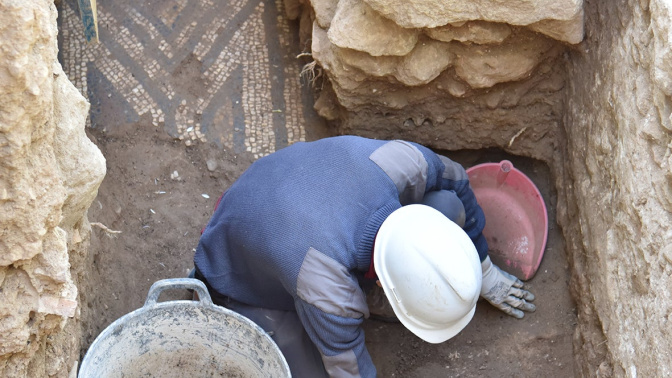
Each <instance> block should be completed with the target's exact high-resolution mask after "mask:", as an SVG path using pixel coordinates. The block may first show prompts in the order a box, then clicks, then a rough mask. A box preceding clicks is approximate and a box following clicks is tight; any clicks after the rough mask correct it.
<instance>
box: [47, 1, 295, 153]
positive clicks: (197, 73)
mask: <svg viewBox="0 0 672 378" xmlns="http://www.w3.org/2000/svg"><path fill="white" fill-rule="evenodd" d="M153 3H155V4H153V5H149V4H146V3H145V2H134V1H105V2H100V1H99V2H98V4H97V6H98V31H99V38H100V43H98V44H87V43H86V40H85V38H84V30H83V27H82V24H81V21H80V19H79V10H78V8H77V3H76V1H75V0H68V1H63V3H62V5H61V7H60V14H59V23H60V38H59V41H60V59H61V62H62V64H63V68H64V70H65V72H66V74H67V75H68V78H69V79H70V81H72V82H73V83H74V85H75V86H76V87H77V88H78V89H79V90H80V91H81V92H82V94H84V95H85V96H86V97H87V98H88V99H89V101H90V102H91V104H92V106H91V117H89V121H88V122H89V126H91V127H98V126H99V125H98V124H97V119H98V118H97V117H98V114H99V113H100V112H101V108H102V107H103V106H109V107H112V106H113V107H115V109H123V111H119V113H120V115H119V117H125V119H126V121H128V122H137V123H138V125H139V127H143V126H144V125H145V124H146V126H144V127H147V126H149V125H153V127H162V128H164V129H165V131H166V132H168V133H169V134H170V135H172V136H174V137H176V138H179V139H181V140H183V141H184V143H185V144H186V145H192V144H194V143H199V142H207V141H209V142H215V143H217V144H218V145H221V146H226V147H228V148H231V149H233V150H234V151H237V152H242V151H250V152H251V153H253V154H254V156H255V157H257V158H258V157H261V156H265V155H268V154H270V153H272V152H274V151H276V150H277V149H279V148H282V147H285V146H287V145H289V144H292V143H294V142H297V141H304V140H305V122H306V121H305V117H304V114H303V112H304V110H305V109H304V105H303V103H302V100H301V98H302V87H301V80H300V69H301V67H300V62H299V61H298V60H297V59H296V55H297V50H298V42H297V41H296V37H295V33H292V32H291V30H290V26H289V24H288V22H287V19H286V17H285V16H284V9H283V1H282V0H275V1H266V2H265V1H259V0H230V1H226V0H221V1H217V0H161V1H156V2H153ZM122 113H123V114H122ZM141 120H146V121H147V122H144V123H143V122H139V121H141ZM105 123H106V127H114V126H113V125H110V122H109V121H108V120H106V122H105Z"/></svg>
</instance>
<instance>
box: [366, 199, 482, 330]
mask: <svg viewBox="0 0 672 378" xmlns="http://www.w3.org/2000/svg"><path fill="white" fill-rule="evenodd" d="M373 265H374V267H375V270H376V273H377V274H378V279H379V280H380V283H381V285H382V287H383V290H384V291H385V295H386V296H387V298H388V299H389V301H390V304H391V305H392V309H394V312H395V314H396V315H397V318H398V319H399V321H401V323H402V324H403V325H404V326H406V328H408V329H409V330H410V331H411V332H413V333H414V334H415V335H416V336H418V337H420V338H421V339H423V340H425V341H427V342H430V343H442V342H444V341H446V340H448V339H450V338H451V337H453V336H455V335H456V334H457V333H458V332H460V331H461V330H462V329H463V328H464V327H465V326H466V325H467V324H468V323H469V321H471V318H472V317H473V316H474V311H475V310H476V301H477V300H478V296H479V294H480V292H481V280H482V272H481V263H480V261H479V257H478V252H476V247H474V244H473V243H472V241H471V239H470V238H469V236H468V235H467V234H466V232H464V230H462V228H460V227H459V226H458V225H456V224H455V223H453V222H452V221H451V220H449V219H448V218H446V217H445V216H444V215H443V214H441V213H440V212H439V211H438V210H435V209H433V208H431V207H429V206H426V205H408V206H403V207H401V208H400V209H397V210H395V211H394V212H393V213H392V214H390V216H389V217H388V218H387V219H386V220H385V221H384V222H383V224H382V226H381V227H380V230H379V231H378V235H377V236H376V243H375V246H374V253H373Z"/></svg>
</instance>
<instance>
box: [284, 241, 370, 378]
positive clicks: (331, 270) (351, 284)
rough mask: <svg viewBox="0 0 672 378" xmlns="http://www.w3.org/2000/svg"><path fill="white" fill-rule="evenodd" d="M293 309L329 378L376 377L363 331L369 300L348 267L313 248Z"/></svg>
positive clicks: (298, 278)
mask: <svg viewBox="0 0 672 378" xmlns="http://www.w3.org/2000/svg"><path fill="white" fill-rule="evenodd" d="M294 306H295V308H296V312H297V314H298V316H299V319H301V323H302V324H303V327H304V329H305V330H306V333H308V336H309V337H310V339H311V340H312V342H313V343H314V344H315V346H316V347H317V349H318V350H319V352H320V354H321V355H322V361H323V362H324V367H325V369H326V371H327V373H329V376H331V377H372V378H375V376H376V368H375V367H374V365H373V361H372V360H371V356H370V355H369V352H368V351H367V350H366V346H365V345H364V330H363V329H362V328H361V324H362V322H363V321H364V318H365V317H367V316H368V315H369V310H368V307H367V305H366V297H365V295H364V293H363V292H362V289H360V287H359V284H358V282H357V278H356V277H354V276H353V275H352V274H351V273H350V272H349V271H348V269H347V268H346V267H345V266H343V265H342V264H341V263H339V262H338V261H336V260H335V259H333V258H332V257H330V256H328V255H326V254H323V253H322V252H320V251H318V250H316V249H314V248H310V250H309V251H308V253H307V254H306V257H305V259H304V261H303V263H302V264H301V270H300V271H299V274H298V277H297V280H296V296H295V299H294Z"/></svg>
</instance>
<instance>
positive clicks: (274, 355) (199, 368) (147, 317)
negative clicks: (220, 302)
mask: <svg viewBox="0 0 672 378" xmlns="http://www.w3.org/2000/svg"><path fill="white" fill-rule="evenodd" d="M166 289H193V290H195V291H196V292H197V293H198V295H199V298H200V300H199V301H168V302H157V300H158V298H159V295H160V294H161V292H162V291H163V290H166ZM79 377H96V378H102V377H246V378H247V377H250V378H251V377H259V378H261V377H290V372H289V366H288V365H287V362H286V361H285V359H284V357H283V355H282V353H281V352H280V349H279V348H278V347H277V345H276V344H275V342H274V341H273V340H272V339H271V338H270V337H269V336H268V334H266V332H264V330H263V329H261V328H260V327H259V326H257V325H256V324H255V323H254V322H252V321H251V320H249V319H247V318H245V317H244V316H242V315H240V314H238V313H235V312H233V311H231V310H228V309H226V308H224V307H220V306H217V305H214V304H213V303H212V300H211V299H210V295H209V294H208V291H207V289H206V287H205V285H204V284H203V283H202V282H201V281H199V280H195V279H190V278H179V279H167V280H162V281H158V282H156V283H154V285H152V287H151V288H150V289H149V294H148V295H147V301H146V302H145V305H144V306H143V307H142V308H140V309H138V310H135V311H133V312H131V313H129V314H126V315H125V316H123V317H121V318H119V319H117V320H116V321H115V322H114V323H112V324H111V325H110V326H109V327H107V328H106V329H105V330H104V331H103V332H102V333H101V334H100V335H99V336H98V337H97V338H96V340H95V341H94V342H93V344H91V347H90V348H89V350H88V351H87V353H86V356H85V357H84V360H83V361H82V366H81V368H80V371H79Z"/></svg>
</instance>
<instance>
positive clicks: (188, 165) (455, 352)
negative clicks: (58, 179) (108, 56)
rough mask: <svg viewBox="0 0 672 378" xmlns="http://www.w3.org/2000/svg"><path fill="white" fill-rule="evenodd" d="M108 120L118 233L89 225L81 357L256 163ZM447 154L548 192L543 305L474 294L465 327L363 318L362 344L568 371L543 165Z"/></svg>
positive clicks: (558, 247) (384, 364)
mask: <svg viewBox="0 0 672 378" xmlns="http://www.w3.org/2000/svg"><path fill="white" fill-rule="evenodd" d="M111 119H113V118H111ZM105 130H106V131H103V128H96V129H91V130H89V132H90V137H91V139H92V140H93V141H94V142H95V143H96V144H97V145H98V146H99V148H100V149H101V150H102V152H103V154H104V155H105V157H106V159H107V167H108V172H107V176H106V178H105V180H104V182H103V184H102V186H101V188H100V190H99V194H98V198H97V200H96V201H94V203H93V206H92V207H91V209H90V210H89V219H90V221H91V222H99V223H102V224H104V225H105V226H107V227H109V228H110V229H112V230H117V231H121V233H120V234H116V235H109V234H108V233H106V232H104V231H103V230H102V229H100V228H98V227H94V228H93V230H94V231H93V235H92V247H91V258H92V260H93V271H91V272H90V275H89V282H88V283H87V286H88V287H87V288H86V289H84V290H83V295H84V302H85V303H88V308H87V309H85V311H84V312H83V318H84V321H85V323H84V324H85V329H86V330H87V332H86V334H85V336H84V340H83V341H84V345H83V346H84V349H83V350H82V355H83V354H84V353H85V351H86V348H87V347H88V345H89V344H90V343H91V342H93V340H94V339H95V337H96V336H97V335H98V333H99V332H101V331H102V330H103V329H104V328H105V327H106V326H107V325H109V324H110V323H111V322H113V321H114V320H116V319H117V318H119V317H121V316H123V315H124V314H126V313H128V312H130V311H132V310H134V309H137V308H140V307H142V305H143V303H144V300H145V298H146V295H147V291H148V289H149V287H150V286H151V284H152V283H153V282H155V281H157V280H160V279H164V278H172V277H183V276H185V275H186V274H187V272H188V271H189V269H191V267H192V257H193V252H194V248H195V247H196V245H197V243H198V238H199V234H200V229H201V228H202V227H203V226H204V225H205V224H206V223H207V221H208V219H209V216H210V215H211V212H212V208H213V204H214V202H215V201H216V199H217V198H218V196H219V195H220V193H221V192H222V191H223V190H224V189H226V188H227V187H228V186H229V185H230V184H231V183H232V182H233V181H234V180H235V179H236V177H238V176H239V175H240V174H241V173H242V172H243V171H244V170H245V168H246V167H248V166H249V164H251V162H252V161H253V159H252V157H251V156H247V155H246V154H233V153H232V152H231V151H227V150H226V149H223V148H220V147H216V146H214V145H209V144H199V145H197V146H193V147H186V146H184V144H183V143H182V142H180V141H179V140H174V139H173V138H171V137H169V136H167V135H166V134H165V133H164V132H162V131H161V130H160V129H157V128H154V127H152V126H151V125H149V124H144V125H143V124H142V123H139V124H128V125H115V127H114V128H109V129H105ZM319 136H325V135H324V133H323V132H322V133H321V134H320V135H319ZM444 153H445V152H444ZM446 154H447V155H449V156H450V157H451V158H453V159H455V160H457V161H459V162H461V163H462V164H463V165H465V166H471V165H474V164H478V163H481V162H485V161H499V160H501V159H502V158H508V159H510V160H511V161H513V163H514V165H515V166H516V167H517V168H519V169H521V170H523V171H524V172H525V173H527V174H528V175H529V176H530V177H531V178H532V179H533V181H535V183H536V184H537V186H538V187H539V190H540V191H541V192H542V195H543V196H544V198H545V199H546V202H547V206H548V208H549V209H550V213H549V218H550V230H549V242H548V246H547V249H546V253H545V256H544V260H543V261H542V264H541V267H540V269H539V271H538V273H537V275H536V276H535V277H534V278H533V279H532V280H530V281H529V282H528V284H529V286H530V290H531V291H532V292H534V293H535V294H536V296H537V299H536V301H535V303H536V305H537V308H538V309H537V311H536V312H535V313H533V314H528V315H527V316H526V317H525V318H524V319H523V320H517V319H513V318H510V317H508V316H505V315H504V314H502V313H501V312H499V311H498V310H496V309H494V308H493V307H492V306H490V305H489V304H487V303H486V302H479V305H478V306H477V311H476V315H475V316H474V320H473V321H472V322H471V323H470V324H469V325H468V326H467V328H466V329H465V330H464V331H463V332H461V333H460V334H459V335H458V336H456V337H455V338H453V339H451V340H449V341H447V342H445V343H443V344H438V345H432V344H428V343H425V342H423V341H422V340H420V339H418V338H417V337H415V336H414V335H412V334H411V333H410V332H409V331H407V330H406V329H405V328H404V327H403V326H401V325H399V324H388V323H382V322H378V321H373V320H371V321H367V322H366V323H365V328H366V340H367V345H368V348H369V350H370V352H371V355H372V356H373V359H374V362H375V363H376V366H377V367H378V370H379V376H381V377H438V376H450V377H538V376H543V375H547V376H553V377H571V376H573V362H572V361H573V356H572V344H571V340H572V333H573V327H574V325H575V313H574V307H573V306H574V305H573V303H572V300H571V298H570V296H569V292H568V272H567V263H566V261H565V254H564V244H563V240H562V236H561V234H560V232H559V230H558V228H557V226H556V225H555V222H554V219H555V211H554V206H553V204H554V202H555V195H554V193H553V191H552V190H551V186H550V177H549V172H548V169H547V168H546V167H545V166H544V165H543V164H542V163H539V162H536V161H531V160H529V159H523V158H518V157H512V156H507V155H504V154H502V153H500V152H497V151H462V152H459V153H446ZM213 162H214V163H215V164H213ZM208 164H209V165H210V168H213V167H214V169H212V170H210V169H208ZM215 165H216V167H215ZM175 172H177V177H176V176H175ZM171 175H173V177H172V178H171ZM206 197H209V198H206ZM184 296H185V293H174V294H173V297H171V296H170V295H169V296H167V298H168V299H171V298H173V299H174V298H184Z"/></svg>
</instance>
